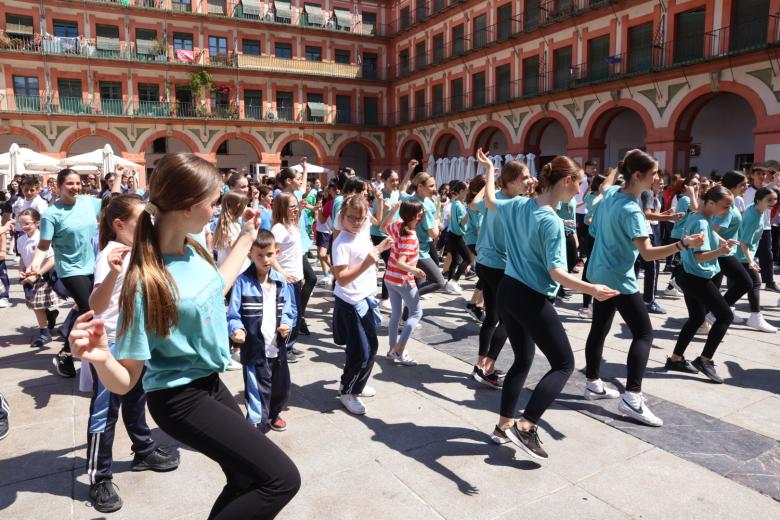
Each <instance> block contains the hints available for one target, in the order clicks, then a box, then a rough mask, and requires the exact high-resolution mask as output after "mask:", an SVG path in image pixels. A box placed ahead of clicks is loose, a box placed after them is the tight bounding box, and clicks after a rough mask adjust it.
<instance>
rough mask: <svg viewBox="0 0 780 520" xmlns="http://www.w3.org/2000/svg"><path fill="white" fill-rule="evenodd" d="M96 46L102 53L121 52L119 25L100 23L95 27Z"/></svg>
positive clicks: (113, 53) (104, 54) (112, 53)
mask: <svg viewBox="0 0 780 520" xmlns="http://www.w3.org/2000/svg"><path fill="white" fill-rule="evenodd" d="M95 29H96V31H95V35H96V38H95V47H96V48H97V49H98V51H101V52H99V54H100V55H103V56H106V55H115V54H118V53H119V27H117V26H116V25H100V24H98V25H97V26H96V27H95Z"/></svg>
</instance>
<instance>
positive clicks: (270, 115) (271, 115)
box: [265, 110, 279, 121]
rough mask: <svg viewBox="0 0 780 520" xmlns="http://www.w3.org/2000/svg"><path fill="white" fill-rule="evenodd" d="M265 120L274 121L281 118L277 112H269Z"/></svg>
mask: <svg viewBox="0 0 780 520" xmlns="http://www.w3.org/2000/svg"><path fill="white" fill-rule="evenodd" d="M265 118H266V119H268V120H269V121H274V120H276V119H278V118H279V116H278V115H277V114H276V110H269V111H268V113H267V114H266V115H265Z"/></svg>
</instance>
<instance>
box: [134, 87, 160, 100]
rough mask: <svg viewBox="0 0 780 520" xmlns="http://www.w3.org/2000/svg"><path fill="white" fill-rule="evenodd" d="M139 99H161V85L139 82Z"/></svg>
mask: <svg viewBox="0 0 780 520" xmlns="http://www.w3.org/2000/svg"><path fill="white" fill-rule="evenodd" d="M138 100H139V101H155V102H158V101H160V85H158V84H157V83H139V84H138Z"/></svg>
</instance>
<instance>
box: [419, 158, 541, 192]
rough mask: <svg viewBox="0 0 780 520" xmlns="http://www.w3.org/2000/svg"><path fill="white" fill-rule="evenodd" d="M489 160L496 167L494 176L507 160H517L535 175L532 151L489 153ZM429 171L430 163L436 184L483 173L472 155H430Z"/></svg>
mask: <svg viewBox="0 0 780 520" xmlns="http://www.w3.org/2000/svg"><path fill="white" fill-rule="evenodd" d="M489 159H490V161H491V162H492V163H493V167H494V168H495V169H496V176H498V175H499V171H500V170H501V166H502V165H504V164H506V163H507V162H509V161H518V162H521V163H523V164H525V165H526V166H528V171H529V172H530V173H531V175H532V176H533V177H536V163H535V162H536V156H535V155H534V154H532V153H529V154H521V153H520V154H517V155H515V156H512V155H511V154H507V155H503V156H501V155H491V156H489ZM428 164H429V172H428V173H431V175H434V173H433V171H432V170H433V169H434V168H431V166H430V165H431V164H433V165H435V175H434V176H435V177H436V184H438V185H441V184H446V183H448V182H450V181H452V180H461V181H467V180H469V179H471V178H473V177H474V176H475V175H479V174H480V173H485V171H484V169H483V168H482V167H481V166H479V164H478V163H477V159H476V157H474V156H471V157H441V158H438V159H437V158H435V157H433V156H431V157H430V158H429V159H428Z"/></svg>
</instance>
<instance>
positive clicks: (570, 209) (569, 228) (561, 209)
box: [555, 197, 577, 234]
mask: <svg viewBox="0 0 780 520" xmlns="http://www.w3.org/2000/svg"><path fill="white" fill-rule="evenodd" d="M576 211H577V199H576V198H575V197H572V199H571V200H570V201H569V202H568V203H563V202H559V203H558V207H557V208H556V209H555V212H556V213H557V214H558V216H559V217H561V220H564V221H567V220H570V221H572V222H574V219H575V217H574V213H575V212H576ZM575 225H576V224H572V225H569V224H564V225H563V230H564V231H565V232H566V234H569V233H574V230H575Z"/></svg>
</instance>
